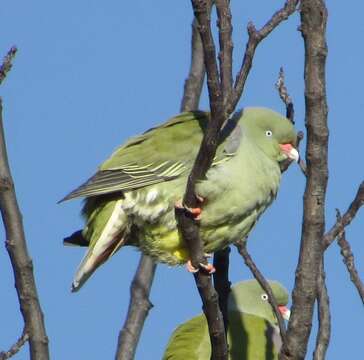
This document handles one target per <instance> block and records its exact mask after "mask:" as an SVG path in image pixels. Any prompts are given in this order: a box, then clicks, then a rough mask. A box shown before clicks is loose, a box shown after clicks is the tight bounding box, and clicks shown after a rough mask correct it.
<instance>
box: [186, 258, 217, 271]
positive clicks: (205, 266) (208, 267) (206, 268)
mask: <svg viewBox="0 0 364 360" xmlns="http://www.w3.org/2000/svg"><path fill="white" fill-rule="evenodd" d="M199 267H200V268H201V269H203V270H204V271H206V272H207V273H208V274H213V273H214V272H215V271H216V269H215V267H214V265H212V264H210V263H208V264H202V263H200V264H199ZM186 268H187V271H188V272H190V273H197V272H198V271H199V270H200V269H196V268H195V267H194V266H193V265H192V262H191V260H188V261H187V264H186Z"/></svg>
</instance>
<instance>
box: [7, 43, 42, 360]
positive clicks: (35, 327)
mask: <svg viewBox="0 0 364 360" xmlns="http://www.w3.org/2000/svg"><path fill="white" fill-rule="evenodd" d="M15 51H16V49H15V48H12V49H11V50H10V51H9V52H8V55H7V56H6V57H5V59H4V63H3V65H2V66H1V67H0V69H2V70H1V71H2V72H1V74H2V75H1V81H2V80H4V77H5V75H6V73H7V72H8V71H9V70H10V68H11V60H12V58H13V57H14V55H15ZM0 210H1V215H2V219H3V222H4V226H5V233H6V241H5V245H6V249H7V251H8V253H9V257H10V261H11V265H12V267H13V271H14V277H15V288H16V291H17V294H18V299H19V303H20V311H21V313H22V315H23V319H24V326H25V328H26V329H27V333H28V334H29V347H30V357H31V359H32V360H35V359H42V360H43V359H44V360H46V359H49V351H48V338H47V335H46V330H45V326H44V319H43V313H42V309H41V307H40V303H39V298H38V293H37V288H36V284H35V279H34V274H33V263H32V260H31V259H30V257H29V254H28V249H27V244H26V240H25V234H24V228H23V222H22V216H21V214H20V210H19V206H18V202H17V199H16V195H15V188H14V183H13V179H12V177H11V173H10V167H9V162H8V157H7V151H6V145H5V135H4V128H3V120H2V100H1V98H0Z"/></svg>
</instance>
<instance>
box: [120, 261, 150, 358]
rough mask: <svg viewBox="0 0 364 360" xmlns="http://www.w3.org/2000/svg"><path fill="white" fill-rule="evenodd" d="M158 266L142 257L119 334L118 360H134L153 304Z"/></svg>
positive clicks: (131, 287)
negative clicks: (151, 298)
mask: <svg viewBox="0 0 364 360" xmlns="http://www.w3.org/2000/svg"><path fill="white" fill-rule="evenodd" d="M155 269H156V264H155V263H154V261H153V260H152V259H151V258H150V257H149V256H146V255H142V256H141V258H140V261H139V265H138V268H137V271H136V273H135V276H134V279H133V281H132V283H131V286H130V303H129V309H128V315H127V317H126V320H125V323H124V326H123V328H122V330H121V331H120V333H119V339H118V347H117V351H116V356H115V359H116V360H132V359H134V356H135V350H136V347H137V345H138V341H139V338H140V334H141V332H142V329H143V326H144V322H145V319H146V317H147V316H148V313H149V310H150V309H151V308H152V306H153V305H152V304H151V302H150V301H149V294H150V289H151V287H152V283H153V278H154V273H155Z"/></svg>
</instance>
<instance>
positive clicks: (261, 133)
mask: <svg viewBox="0 0 364 360" xmlns="http://www.w3.org/2000/svg"><path fill="white" fill-rule="evenodd" d="M208 120H209V115H208V113H204V112H192V113H183V114H180V115H178V116H176V117H175V118H172V119H171V120H169V121H167V122H166V123H165V124H163V125H161V126H159V127H156V128H153V129H151V130H149V131H147V132H146V133H144V134H143V135H140V136H137V137H135V138H132V139H130V140H129V141H128V142H127V143H126V144H125V145H123V146H121V147H120V148H119V149H118V150H116V151H115V152H114V153H113V154H112V156H111V157H110V158H109V159H108V160H106V161H105V163H104V164H102V165H101V167H100V169H99V171H98V172H97V173H96V174H95V175H94V176H93V177H92V178H90V179H89V180H88V181H87V182H86V183H85V184H83V185H81V186H80V187H79V188H77V189H76V190H74V191H73V192H71V193H70V194H69V195H68V196H67V197H66V198H65V199H64V200H67V199H71V198H75V197H86V203H85V211H84V214H85V218H86V227H85V229H84V230H83V233H82V234H83V237H84V238H86V241H88V242H89V243H90V246H89V251H88V253H87V254H86V256H85V258H84V260H83V262H82V263H81V265H80V267H79V270H78V272H77V274H76V277H75V281H74V283H73V288H74V289H75V290H76V289H78V288H79V287H80V286H81V285H82V283H83V282H84V281H85V280H86V279H87V278H88V277H89V276H90V275H91V274H92V272H93V271H94V270H95V269H96V268H97V266H99V265H100V264H101V263H102V262H104V261H105V260H106V259H107V258H108V257H109V256H110V255H112V254H113V253H114V252H115V251H116V250H117V249H119V248H120V247H121V246H122V245H125V244H132V245H136V246H138V247H139V248H140V249H141V250H142V251H144V252H145V253H147V254H149V255H151V256H153V257H154V258H155V259H156V260H157V261H159V262H164V263H167V264H170V265H177V264H182V263H185V262H186V261H187V260H188V258H189V256H188V252H187V250H186V248H185V245H184V243H183V240H182V238H181V237H180V234H179V233H178V231H177V227H176V221H175V218H174V206H175V203H176V202H177V201H179V200H181V198H182V197H183V194H184V191H185V187H186V181H187V176H188V174H189V172H190V170H191V168H192V165H193V162H194V159H195V157H196V154H197V151H198V149H199V146H200V143H201V140H202V136H203V131H204V129H205V128H206V125H207V122H208ZM267 131H269V132H271V134H270V136H268V135H267ZM295 141H296V133H295V131H294V129H293V126H292V124H291V123H290V122H289V121H288V120H287V119H286V118H284V117H282V116H281V115H279V114H277V113H275V112H273V111H271V110H268V109H263V108H249V109H246V110H244V112H239V113H237V114H236V115H235V116H234V117H233V118H231V119H230V120H229V121H228V122H227V123H226V125H225V127H224V128H223V130H222V133H221V137H220V140H219V146H218V149H217V153H216V156H215V159H214V162H213V165H212V167H211V169H210V170H209V171H208V172H207V175H206V179H204V180H202V181H200V182H199V183H198V184H197V193H198V195H199V196H202V197H203V198H204V202H203V204H202V209H203V211H202V216H201V221H200V236H201V238H202V241H203V242H204V246H205V251H206V252H214V251H216V250H218V249H220V248H223V247H225V246H227V245H228V244H231V243H233V242H235V241H237V240H239V239H241V238H244V237H245V236H246V235H247V234H248V233H249V231H250V230H251V228H252V227H253V226H254V224H255V222H256V221H257V219H258V218H259V216H260V215H261V213H262V212H263V211H264V210H265V209H266V208H267V206H269V204H270V203H271V202H272V201H273V199H274V198H275V196H276V194H277V191H278V186H279V181H280V176H281V174H280V169H279V161H281V160H284V159H286V158H287V156H286V155H285V154H284V153H282V150H281V148H280V146H279V144H293V145H294V144H295ZM100 239H102V241H101V240H100ZM71 241H72V240H71ZM71 241H70V242H71Z"/></svg>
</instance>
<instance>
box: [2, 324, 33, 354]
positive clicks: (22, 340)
mask: <svg viewBox="0 0 364 360" xmlns="http://www.w3.org/2000/svg"><path fill="white" fill-rule="evenodd" d="M28 340H29V334H28V333H27V332H26V331H25V329H24V330H23V333H22V335H21V336H20V338H19V339H18V340H17V342H16V343H15V344H14V345H13V346H12V347H11V348H10V349H9V350H8V351H1V352H0V360H7V359H10V358H11V357H12V356H14V355H15V354H16V353H17V352H19V350H20V349H21V348H22V346H23V345H24V344H25V343H26V342H27V341H28Z"/></svg>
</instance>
